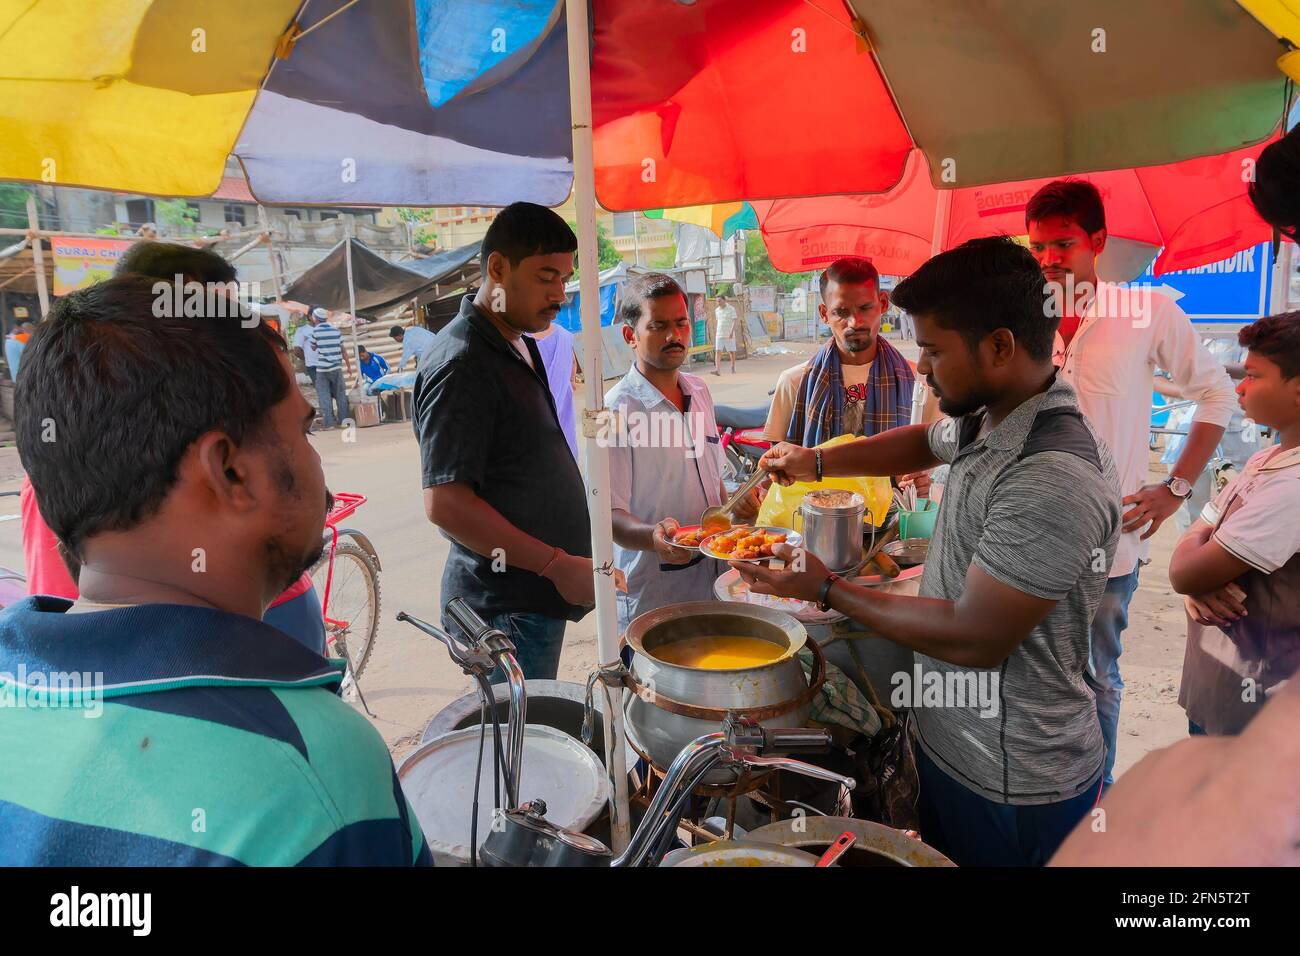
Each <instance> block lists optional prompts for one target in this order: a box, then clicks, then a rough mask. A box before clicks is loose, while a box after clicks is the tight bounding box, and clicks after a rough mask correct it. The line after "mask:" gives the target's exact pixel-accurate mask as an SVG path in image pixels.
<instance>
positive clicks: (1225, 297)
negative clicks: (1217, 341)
mask: <svg viewBox="0 0 1300 956" xmlns="http://www.w3.org/2000/svg"><path fill="white" fill-rule="evenodd" d="M1271 250H1272V243H1268V242H1264V243H1261V244H1260V245H1258V246H1253V247H1251V248H1250V249H1244V250H1242V251H1241V252H1238V253H1236V254H1234V255H1233V256H1231V257H1229V258H1227V259H1224V260H1223V261H1222V262H1212V263H1210V264H1209V265H1204V266H1197V267H1196V268H1194V269H1183V270H1181V271H1178V272H1166V273H1165V274H1164V275H1161V276H1156V275H1153V274H1152V272H1151V266H1147V269H1146V271H1145V272H1143V273H1142V275H1140V276H1139V277H1138V279H1137V281H1138V283H1140V284H1142V285H1150V286H1153V287H1154V288H1155V289H1156V290H1158V291H1160V292H1164V293H1165V294H1166V295H1168V296H1170V298H1173V299H1175V300H1176V301H1177V302H1178V305H1179V307H1180V308H1181V309H1182V310H1183V311H1184V312H1186V313H1187V317H1188V318H1190V319H1191V320H1192V321H1193V322H1198V323H1207V324H1211V323H1223V324H1241V323H1247V322H1253V321H1255V320H1256V319H1257V318H1259V317H1260V316H1261V315H1268V304H1269V290H1270V288H1271V281H1272V276H1273V259H1272V251H1271Z"/></svg>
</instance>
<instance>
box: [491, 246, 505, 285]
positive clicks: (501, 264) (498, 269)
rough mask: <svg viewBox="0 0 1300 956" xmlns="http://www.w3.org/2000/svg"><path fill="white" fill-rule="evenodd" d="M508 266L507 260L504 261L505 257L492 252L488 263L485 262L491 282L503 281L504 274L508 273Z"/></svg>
mask: <svg viewBox="0 0 1300 956" xmlns="http://www.w3.org/2000/svg"><path fill="white" fill-rule="evenodd" d="M508 265H509V260H508V259H506V257H505V256H503V255H502V254H501V253H500V252H493V253H492V254H491V255H489V256H488V261H487V273H488V277H489V278H490V279H491V280H492V281H493V282H503V281H505V277H506V272H507V271H508V270H507V268H506V267H507V266H508Z"/></svg>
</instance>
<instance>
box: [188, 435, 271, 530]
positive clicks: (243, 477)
mask: <svg viewBox="0 0 1300 956" xmlns="http://www.w3.org/2000/svg"><path fill="white" fill-rule="evenodd" d="M180 478H181V480H182V481H184V480H187V479H188V480H190V481H192V482H195V483H197V484H198V485H199V486H200V487H201V488H202V489H203V490H204V491H205V492H206V493H207V494H208V495H210V496H211V497H212V498H213V499H214V500H215V501H216V502H217V503H218V504H220V505H223V506H226V507H230V508H234V509H237V510H243V509H245V508H248V507H249V506H250V505H252V503H253V495H252V492H251V489H250V487H249V473H248V461H247V456H246V455H244V454H241V453H240V449H239V446H237V445H236V444H235V443H234V442H233V441H232V440H231V438H230V436H229V435H227V434H226V433H225V432H222V431H210V432H205V433H204V434H202V435H200V436H199V438H198V440H197V441H195V442H194V444H193V445H191V446H190V448H189V451H187V452H186V453H185V457H184V458H183V459H181V467H180Z"/></svg>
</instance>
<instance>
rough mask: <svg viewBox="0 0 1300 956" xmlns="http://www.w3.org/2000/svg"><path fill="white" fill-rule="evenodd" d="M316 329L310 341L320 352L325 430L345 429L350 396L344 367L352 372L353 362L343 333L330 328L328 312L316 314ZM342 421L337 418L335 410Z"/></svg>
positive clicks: (319, 388)
mask: <svg viewBox="0 0 1300 956" xmlns="http://www.w3.org/2000/svg"><path fill="white" fill-rule="evenodd" d="M312 317H313V318H315V319H316V325H315V326H314V327H313V328H312V330H311V334H310V335H309V336H308V340H309V341H310V342H311V343H312V346H313V347H314V348H315V349H316V356H317V357H316V397H317V399H319V400H320V414H321V420H322V422H323V424H324V427H325V428H334V427H335V426H336V425H337V426H338V427H340V428H341V427H342V426H343V423H344V422H346V421H347V419H348V393H347V386H346V385H345V384H344V382H343V366H344V365H346V366H347V368H348V373H349V374H351V372H352V358H351V356H349V355H348V352H347V349H345V348H344V347H343V333H341V332H340V331H339V330H338V329H336V328H335V327H334V326H333V325H331V324H330V314H329V312H328V311H327V310H326V309H316V310H315V311H314V312H312ZM335 405H337V407H338V417H337V418H335V417H334V407H335Z"/></svg>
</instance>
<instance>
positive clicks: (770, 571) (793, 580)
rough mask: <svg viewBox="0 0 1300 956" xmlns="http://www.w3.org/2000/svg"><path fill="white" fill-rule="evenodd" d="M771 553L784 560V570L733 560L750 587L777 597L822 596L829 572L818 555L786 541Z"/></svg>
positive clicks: (801, 597)
mask: <svg viewBox="0 0 1300 956" xmlns="http://www.w3.org/2000/svg"><path fill="white" fill-rule="evenodd" d="M772 553H773V554H775V555H776V556H777V557H778V558H781V559H782V560H784V561H785V563H786V566H785V568H784V569H783V570H780V571H777V570H775V569H774V568H769V567H768V566H767V565H765V564H748V563H746V562H744V561H732V562H730V564H731V566H732V567H733V568H735V569H736V570H737V571H739V572H740V576H741V577H742V578H744V579H745V583H746V584H748V585H749V589H750V590H751V591H753V592H754V593H755V594H775V595H777V596H778V597H791V598H799V599H800V600H801V601H816V600H817V598H818V597H820V596H821V589H822V585H823V584H825V583H826V577H827V575H829V574H830V572H829V571H828V570H826V565H824V564H822V562H821V559H820V558H818V557H817V555H815V554H812V553H811V552H809V551H806V550H805V549H803V548H796V547H794V546H793V545H789V544H786V543H785V542H784V541H783V542H781V543H780V544H778V545H776V546H775V547H773V548H772Z"/></svg>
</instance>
